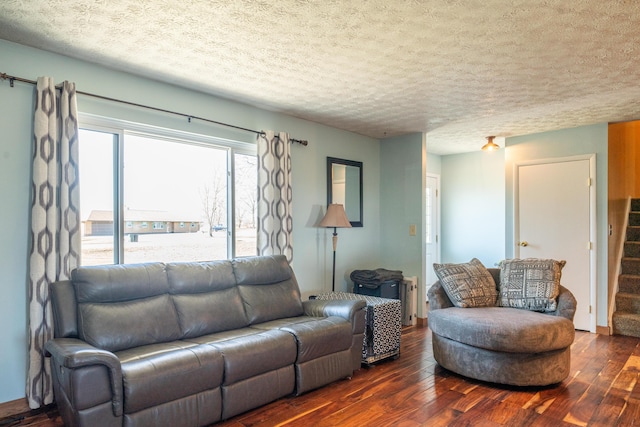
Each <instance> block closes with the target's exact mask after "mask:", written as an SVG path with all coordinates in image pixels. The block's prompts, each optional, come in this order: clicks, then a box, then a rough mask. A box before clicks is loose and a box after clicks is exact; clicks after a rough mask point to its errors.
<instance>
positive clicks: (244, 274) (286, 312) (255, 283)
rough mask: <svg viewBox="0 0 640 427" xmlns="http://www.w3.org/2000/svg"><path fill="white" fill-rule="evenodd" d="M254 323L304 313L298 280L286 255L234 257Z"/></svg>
mask: <svg viewBox="0 0 640 427" xmlns="http://www.w3.org/2000/svg"><path fill="white" fill-rule="evenodd" d="M232 263H233V270H234V274H235V276H236V281H237V283H238V290H239V291H240V297H241V298H242V301H243V303H244V310H245V313H246V314H247V318H248V320H249V323H250V324H256V323H262V322H268V321H269V320H274V319H280V318H282V317H295V316H301V315H302V314H304V310H303V308H302V299H301V298H300V288H299V287H298V282H297V281H296V278H295V276H294V274H293V271H292V270H291V267H290V266H289V263H288V262H287V259H286V258H285V256H284V255H273V256H262V257H247V258H238V259H234V260H233V261H232Z"/></svg>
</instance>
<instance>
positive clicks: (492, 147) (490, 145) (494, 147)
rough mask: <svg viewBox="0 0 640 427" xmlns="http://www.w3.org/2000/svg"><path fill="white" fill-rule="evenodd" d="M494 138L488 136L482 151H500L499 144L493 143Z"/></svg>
mask: <svg viewBox="0 0 640 427" xmlns="http://www.w3.org/2000/svg"><path fill="white" fill-rule="evenodd" d="M493 138H495V136H488V137H487V141H489V142H487V143H486V144H484V145H483V146H482V150H483V151H494V150H498V149H500V146H499V145H498V144H496V143H495V142H493Z"/></svg>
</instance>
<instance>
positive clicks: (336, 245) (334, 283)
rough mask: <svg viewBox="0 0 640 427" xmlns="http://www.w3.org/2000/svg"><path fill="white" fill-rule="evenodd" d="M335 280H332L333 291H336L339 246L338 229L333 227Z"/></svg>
mask: <svg viewBox="0 0 640 427" xmlns="http://www.w3.org/2000/svg"><path fill="white" fill-rule="evenodd" d="M332 240H333V280H332V281H331V292H335V291H336V248H337V247H338V229H337V227H333V238H332Z"/></svg>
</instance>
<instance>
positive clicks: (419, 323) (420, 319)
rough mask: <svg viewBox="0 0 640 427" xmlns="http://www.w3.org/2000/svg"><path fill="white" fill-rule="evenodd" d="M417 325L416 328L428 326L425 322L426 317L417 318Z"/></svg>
mask: <svg viewBox="0 0 640 427" xmlns="http://www.w3.org/2000/svg"><path fill="white" fill-rule="evenodd" d="M417 320H418V321H417V324H418V326H422V327H426V326H429V324H428V322H427V318H426V317H418V319H417Z"/></svg>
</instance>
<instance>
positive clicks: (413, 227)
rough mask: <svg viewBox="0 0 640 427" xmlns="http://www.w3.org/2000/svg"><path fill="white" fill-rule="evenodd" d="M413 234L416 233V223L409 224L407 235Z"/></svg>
mask: <svg viewBox="0 0 640 427" xmlns="http://www.w3.org/2000/svg"><path fill="white" fill-rule="evenodd" d="M415 235H416V225H415V224H409V236H415Z"/></svg>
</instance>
